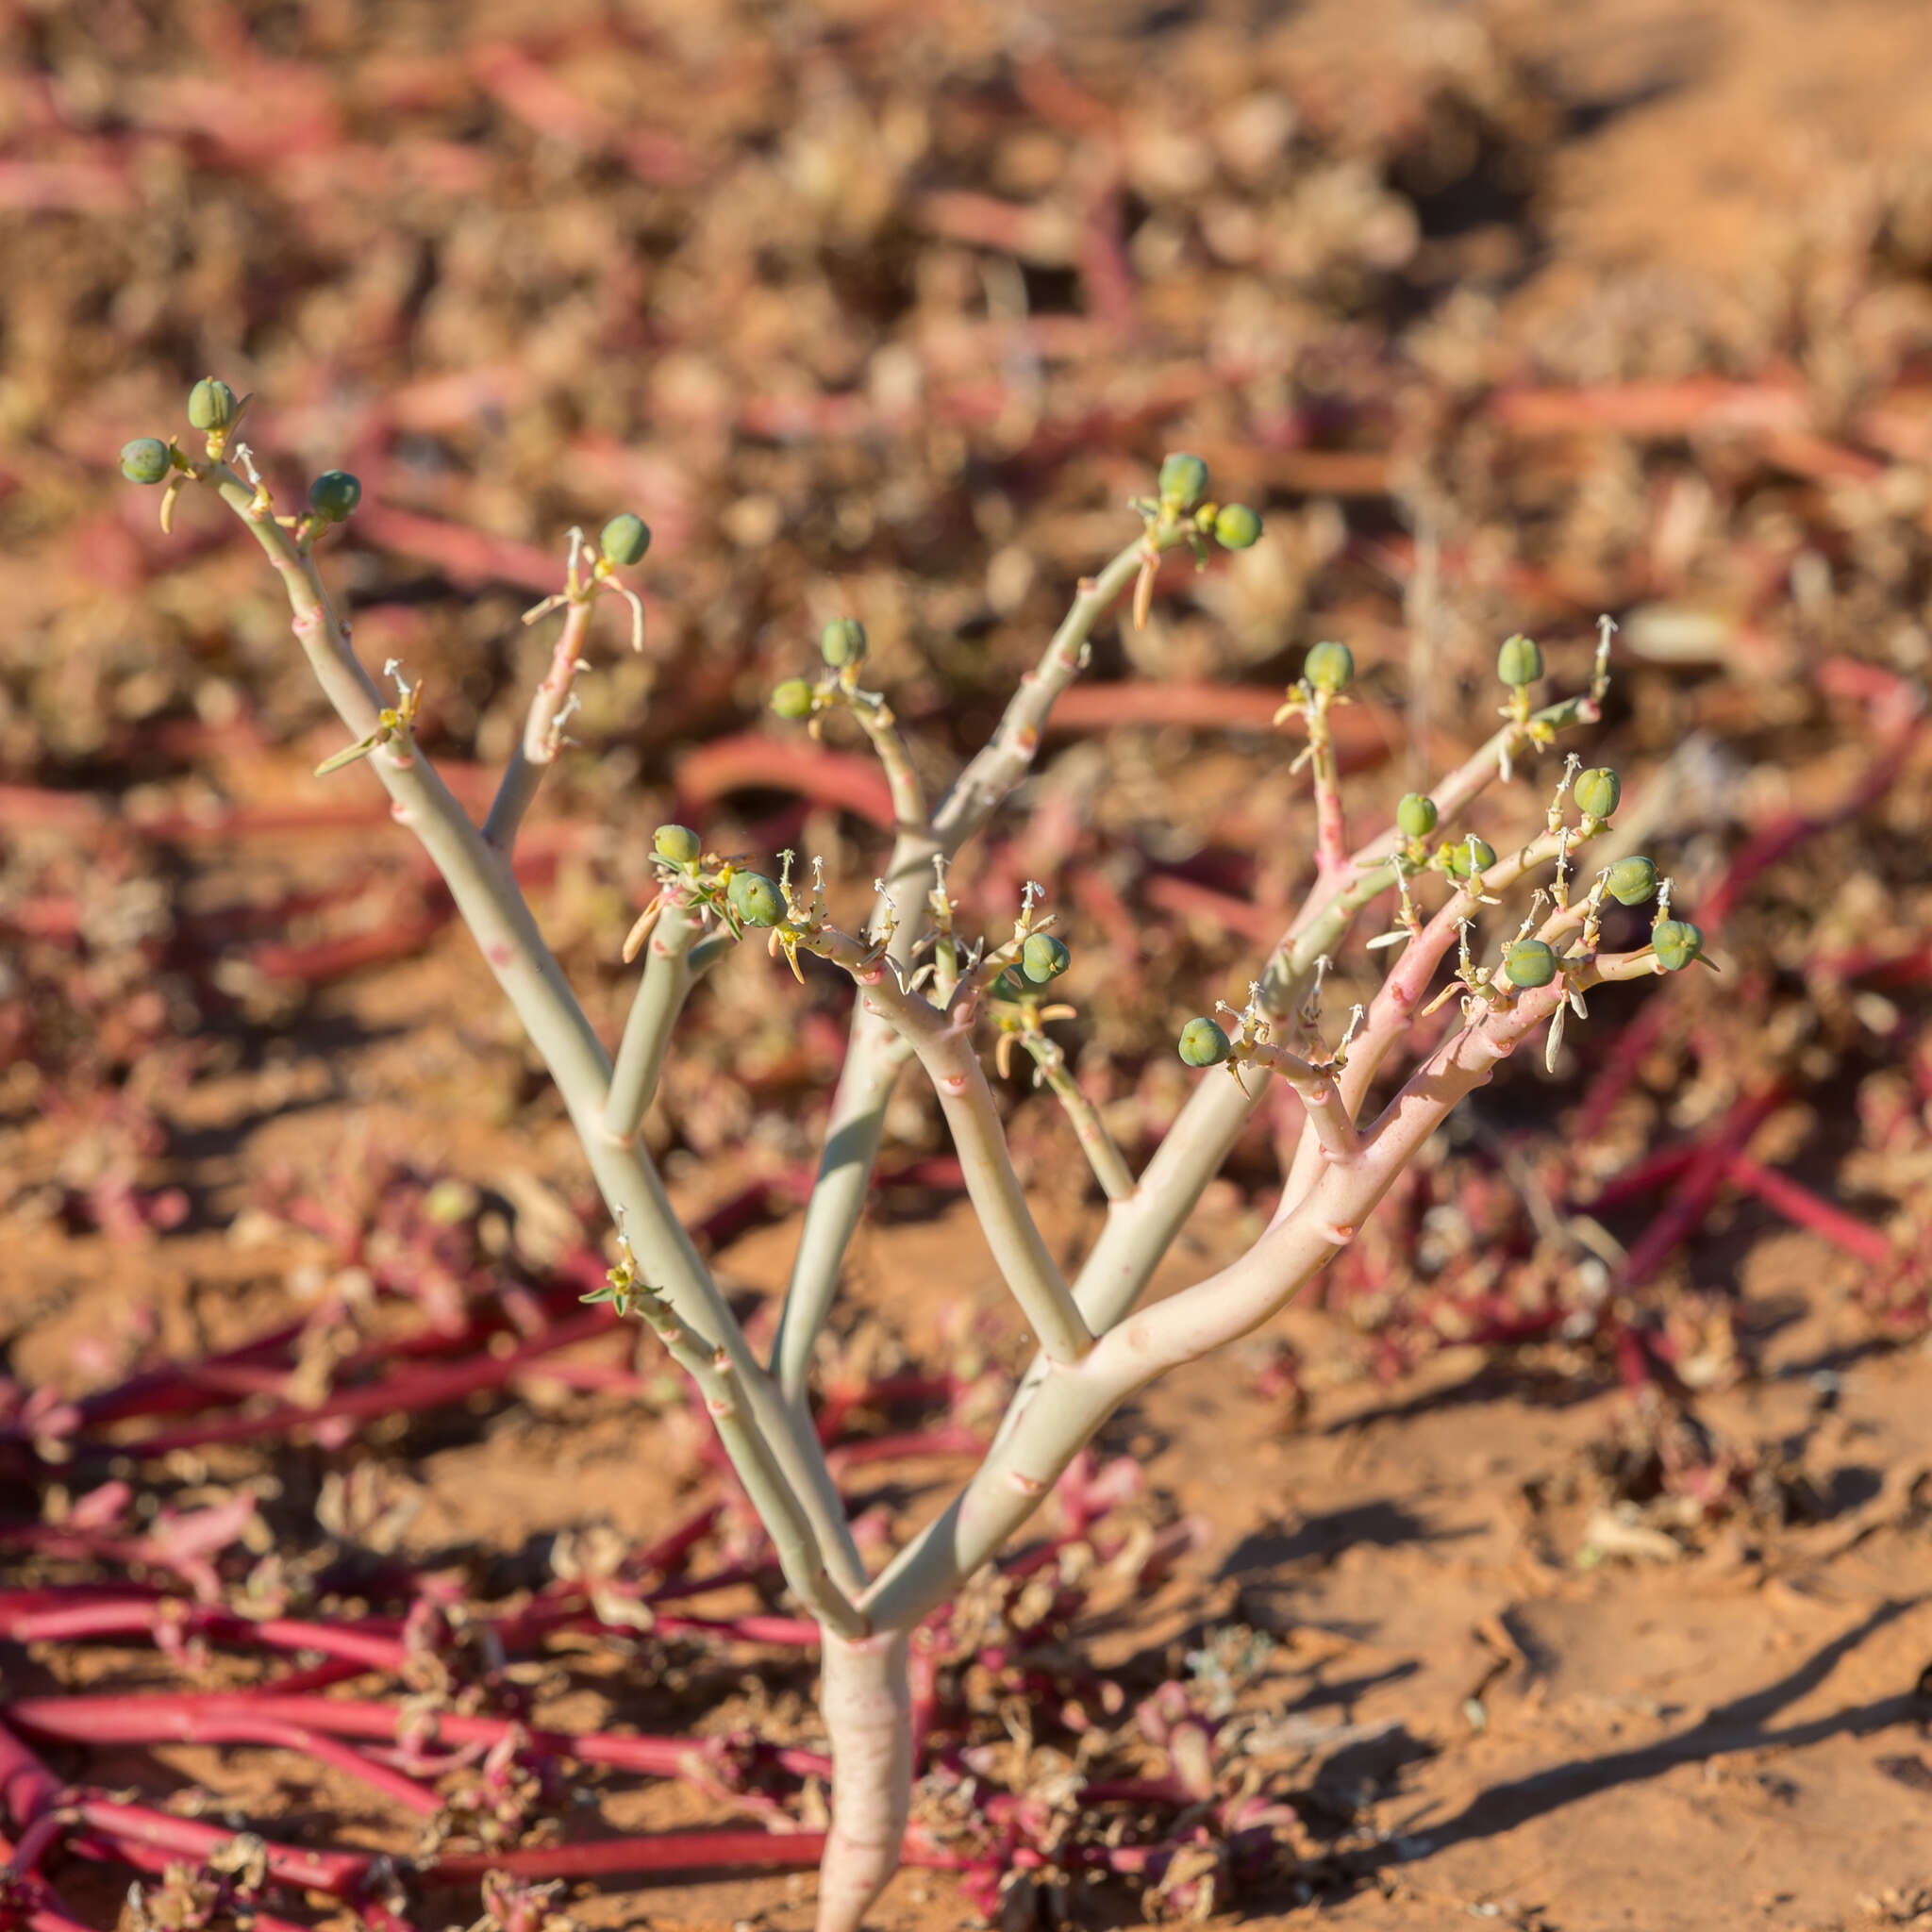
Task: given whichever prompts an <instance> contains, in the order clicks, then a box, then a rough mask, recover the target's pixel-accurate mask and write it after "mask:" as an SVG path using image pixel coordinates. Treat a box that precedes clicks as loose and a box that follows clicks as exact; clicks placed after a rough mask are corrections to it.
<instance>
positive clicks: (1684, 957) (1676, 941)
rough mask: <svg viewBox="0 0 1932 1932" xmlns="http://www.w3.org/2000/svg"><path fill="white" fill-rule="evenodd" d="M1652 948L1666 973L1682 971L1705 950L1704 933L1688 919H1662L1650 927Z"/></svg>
mask: <svg viewBox="0 0 1932 1932" xmlns="http://www.w3.org/2000/svg"><path fill="white" fill-rule="evenodd" d="M1650 945H1651V950H1652V951H1653V952H1654V953H1655V954H1656V955H1657V964H1658V965H1660V966H1661V967H1662V968H1663V969H1664V971H1665V972H1666V973H1680V972H1682V971H1683V969H1684V968H1685V967H1686V966H1688V965H1690V963H1691V960H1693V959H1694V958H1696V957H1697V956H1698V954H1699V953H1701V952H1703V950H1704V935H1703V934H1702V933H1701V932H1699V931H1698V930H1697V928H1696V927H1695V926H1694V925H1692V924H1691V922H1690V921H1689V920H1688V919H1660V920H1658V921H1657V924H1655V925H1654V926H1652V927H1651V929H1650Z"/></svg>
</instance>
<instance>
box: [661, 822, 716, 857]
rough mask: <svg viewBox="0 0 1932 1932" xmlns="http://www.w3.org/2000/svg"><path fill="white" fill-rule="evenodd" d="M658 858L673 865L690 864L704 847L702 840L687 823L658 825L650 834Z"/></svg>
mask: <svg viewBox="0 0 1932 1932" xmlns="http://www.w3.org/2000/svg"><path fill="white" fill-rule="evenodd" d="M651 844H652V846H653V847H654V848H655V849H656V851H657V854H658V858H668V859H669V860H670V861H671V863H672V864H673V865H690V864H691V862H692V861H693V860H694V859H695V858H697V856H698V854H699V853H701V852H702V851H703V850H704V849H705V845H704V841H703V840H702V839H700V838H699V837H698V835H697V834H696V833H695V832H693V831H692V830H691V827H690V826H689V825H659V826H658V829H657V830H656V831H655V832H654V833H653V834H652V835H651Z"/></svg>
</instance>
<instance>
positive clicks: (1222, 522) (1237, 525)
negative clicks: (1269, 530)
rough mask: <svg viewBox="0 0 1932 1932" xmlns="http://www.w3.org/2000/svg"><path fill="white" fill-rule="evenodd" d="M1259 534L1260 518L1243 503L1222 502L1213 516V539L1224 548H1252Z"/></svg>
mask: <svg viewBox="0 0 1932 1932" xmlns="http://www.w3.org/2000/svg"><path fill="white" fill-rule="evenodd" d="M1260 535H1261V519H1260V517H1259V515H1258V514H1257V512H1256V511H1254V510H1251V509H1250V508H1248V507H1247V505H1246V504H1244V503H1224V504H1223V505H1222V506H1221V508H1220V509H1219V510H1218V511H1216V512H1215V517H1214V541H1216V542H1217V543H1219V544H1220V545H1221V547H1222V548H1223V549H1224V550H1248V549H1252V548H1253V547H1254V545H1255V543H1256V542H1257V541H1259V538H1260Z"/></svg>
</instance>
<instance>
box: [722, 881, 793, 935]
mask: <svg viewBox="0 0 1932 1932" xmlns="http://www.w3.org/2000/svg"><path fill="white" fill-rule="evenodd" d="M724 897H725V900H726V901H727V903H728V904H729V905H730V908H731V910H732V912H733V913H734V914H735V915H736V916H737V918H738V920H739V922H740V923H741V924H744V925H776V924H777V923H778V922H779V921H780V920H781V919H783V918H784V917H785V901H784V899H783V897H782V896H781V895H780V893H779V891H778V888H777V887H776V886H775V885H774V884H773V882H772V881H771V880H770V879H768V878H767V877H766V876H765V875H764V874H763V873H761V872H737V873H733V874H731V883H730V884H729V885H728V886H726V887H725V889H724Z"/></svg>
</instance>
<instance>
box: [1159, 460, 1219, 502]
mask: <svg viewBox="0 0 1932 1932" xmlns="http://www.w3.org/2000/svg"><path fill="white" fill-rule="evenodd" d="M1159 487H1160V500H1161V502H1162V503H1167V504H1172V505H1173V506H1174V508H1175V509H1192V508H1193V507H1194V506H1195V505H1196V504H1197V503H1199V502H1200V500H1201V499H1202V498H1203V497H1204V496H1206V495H1207V494H1208V465H1207V464H1206V463H1204V462H1203V461H1202V460H1201V458H1199V457H1191V456H1188V455H1186V454H1184V453H1183V452H1182V451H1179V450H1176V451H1174V454H1173V455H1171V456H1169V457H1166V458H1163V459H1162V461H1161V465H1160V486H1159Z"/></svg>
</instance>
